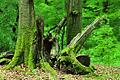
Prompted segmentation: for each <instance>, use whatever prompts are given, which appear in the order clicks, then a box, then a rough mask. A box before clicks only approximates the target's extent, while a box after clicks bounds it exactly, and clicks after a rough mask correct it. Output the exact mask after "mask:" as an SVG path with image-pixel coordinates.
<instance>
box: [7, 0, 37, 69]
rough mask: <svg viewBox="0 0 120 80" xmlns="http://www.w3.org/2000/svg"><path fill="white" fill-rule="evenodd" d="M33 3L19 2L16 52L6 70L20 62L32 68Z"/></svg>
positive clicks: (30, 1)
mask: <svg viewBox="0 0 120 80" xmlns="http://www.w3.org/2000/svg"><path fill="white" fill-rule="evenodd" d="M34 32H35V24H34V3H33V0H20V1H19V28H18V38H17V43H16V50H15V54H14V57H13V59H12V61H11V62H10V63H9V64H8V65H7V67H6V68H7V69H9V68H13V67H14V66H16V65H17V64H18V63H19V62H20V61H22V62H24V64H25V65H28V67H29V68H34V67H35V64H34V50H33V49H34V48H33V45H34V39H35V37H34Z"/></svg>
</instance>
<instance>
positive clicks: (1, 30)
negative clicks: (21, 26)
mask: <svg viewBox="0 0 120 80" xmlns="http://www.w3.org/2000/svg"><path fill="white" fill-rule="evenodd" d="M17 9H18V5H17V2H16V0H11V1H8V0H1V1H0V51H4V50H10V49H14V47H15V41H16V38H15V35H16V31H13V28H16V27H17V22H16V18H17V15H18V11H17Z"/></svg>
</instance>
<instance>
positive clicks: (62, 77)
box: [0, 65, 120, 80]
mask: <svg viewBox="0 0 120 80" xmlns="http://www.w3.org/2000/svg"><path fill="white" fill-rule="evenodd" d="M95 68H96V69H97V70H96V71H95V74H87V75H72V74H65V73H61V72H60V71H59V72H58V74H57V78H56V79H55V78H54V79H52V80H120V66H119V67H113V66H104V65H95ZM49 75H50V74H49V73H44V72H43V71H42V70H40V69H35V70H33V71H31V70H28V69H26V68H23V67H22V68H21V66H18V67H16V68H14V69H13V70H3V66H0V80H50V76H49Z"/></svg>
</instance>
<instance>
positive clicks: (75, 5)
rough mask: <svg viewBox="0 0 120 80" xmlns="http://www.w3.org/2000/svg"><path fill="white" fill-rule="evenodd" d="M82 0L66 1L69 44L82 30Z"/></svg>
mask: <svg viewBox="0 0 120 80" xmlns="http://www.w3.org/2000/svg"><path fill="white" fill-rule="evenodd" d="M81 3H82V2H81V0H66V2H65V5H66V7H65V8H66V12H67V44H69V43H70V41H71V40H72V38H73V37H75V36H76V35H77V33H80V32H81V28H82V18H81V17H82V15H81V13H82V4H81Z"/></svg>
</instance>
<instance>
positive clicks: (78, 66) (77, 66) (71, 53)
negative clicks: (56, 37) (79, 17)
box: [58, 17, 104, 74]
mask: <svg viewBox="0 0 120 80" xmlns="http://www.w3.org/2000/svg"><path fill="white" fill-rule="evenodd" d="M103 19H104V18H103V17H102V18H98V19H96V20H95V21H94V22H93V23H91V24H90V25H88V26H87V27H86V28H85V30H84V31H83V32H82V33H81V34H80V33H78V34H77V35H76V36H75V37H74V38H73V39H72V40H71V42H70V43H69V44H68V45H67V47H66V48H64V49H63V50H62V51H61V52H60V53H61V54H60V55H59V57H58V62H59V63H58V64H59V66H60V68H61V66H62V67H64V65H65V67H64V69H65V71H72V73H75V74H86V73H92V72H94V67H92V66H90V65H89V64H90V63H87V65H86V64H84V63H86V62H84V61H82V60H81V59H78V58H77V59H76V55H75V53H76V51H78V50H79V48H80V47H81V46H82V44H83V43H84V41H85V40H86V38H87V37H88V36H89V34H90V33H91V32H92V31H93V30H94V29H95V28H96V26H97V25H98V24H99V23H100V22H101V21H103ZM88 60H89V59H88ZM66 64H67V65H66Z"/></svg>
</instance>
